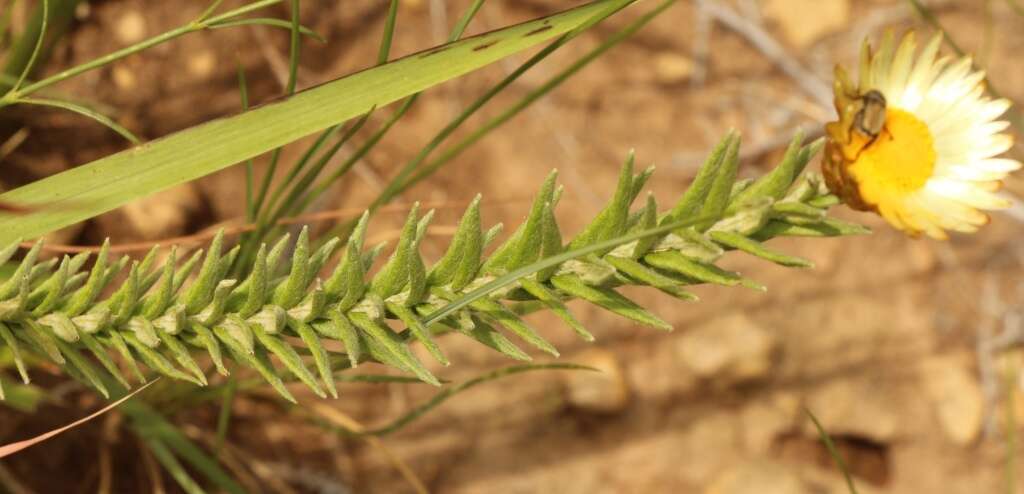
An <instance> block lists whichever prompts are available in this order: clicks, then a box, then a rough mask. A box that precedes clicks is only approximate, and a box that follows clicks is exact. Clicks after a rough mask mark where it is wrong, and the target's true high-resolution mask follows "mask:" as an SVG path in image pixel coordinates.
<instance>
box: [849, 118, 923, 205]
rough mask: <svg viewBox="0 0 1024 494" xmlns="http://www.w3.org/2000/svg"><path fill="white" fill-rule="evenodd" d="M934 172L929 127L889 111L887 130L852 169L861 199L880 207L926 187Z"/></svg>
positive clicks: (869, 145) (862, 151) (915, 119)
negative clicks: (889, 200)
mask: <svg viewBox="0 0 1024 494" xmlns="http://www.w3.org/2000/svg"><path fill="white" fill-rule="evenodd" d="M934 169H935V141H934V140H933V139H932V133H931V132H930V131H929V130H928V126H927V125H925V123H924V122H922V121H921V120H919V119H918V118H917V117H915V116H914V115H912V114H910V113H909V112H905V111H903V110H900V109H897V108H889V109H888V110H887V111H886V119H885V128H883V129H882V132H881V133H880V134H878V137H877V138H875V140H874V141H873V142H871V143H870V144H868V145H867V146H866V147H864V148H863V149H862V150H861V152H860V154H859V156H857V159H856V160H854V162H853V163H852V164H851V165H850V168H849V170H850V172H851V174H852V175H853V176H854V178H855V179H856V181H857V183H858V185H859V186H860V187H859V188H860V193H861V196H862V197H863V198H864V200H865V201H867V202H869V203H871V204H879V203H880V202H881V201H883V200H884V199H885V198H886V197H887V196H888V197H893V196H896V197H900V196H904V195H906V194H910V193H912V192H915V191H917V190H919V189H920V188H921V187H924V184H925V183H927V182H928V179H929V178H931V176H932V172H933V171H934Z"/></svg>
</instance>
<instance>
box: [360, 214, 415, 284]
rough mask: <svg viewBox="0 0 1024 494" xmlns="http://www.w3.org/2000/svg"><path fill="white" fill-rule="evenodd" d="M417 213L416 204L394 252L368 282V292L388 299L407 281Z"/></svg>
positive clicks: (406, 221)
mask: <svg viewBox="0 0 1024 494" xmlns="http://www.w3.org/2000/svg"><path fill="white" fill-rule="evenodd" d="M419 211H420V204H419V203H418V202H417V203H415V204H413V206H412V210H411V211H409V216H408V217H406V220H405V226H403V227H402V234H401V236H400V237H399V238H398V245H397V246H396V247H395V251H394V252H393V253H392V254H391V257H390V258H389V259H388V261H387V263H385V264H384V267H382V268H380V271H378V272H377V276H374V277H373V281H371V282H370V291H372V292H373V293H375V294H377V295H378V296H380V297H381V298H388V297H390V296H392V295H394V294H396V293H398V292H400V291H401V290H402V287H403V286H405V284H406V282H408V281H409V256H411V255H412V252H411V250H412V246H413V243H414V242H415V240H416V228H417V223H418V221H417V218H418V217H419Z"/></svg>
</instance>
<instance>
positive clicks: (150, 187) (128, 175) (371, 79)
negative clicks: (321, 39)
mask: <svg viewBox="0 0 1024 494" xmlns="http://www.w3.org/2000/svg"><path fill="white" fill-rule="evenodd" d="M629 3H631V2H630V0H600V1H596V2H593V3H590V4H587V5H584V6H582V7H578V8H575V9H572V10H568V11H565V12H563V13H561V14H555V15H552V16H549V17H547V18H544V19H537V20H534V21H530V22H526V23H523V24H519V25H516V26H512V27H508V28H505V29H501V30H498V31H493V32H490V33H486V34H482V35H479V36H475V37H472V38H467V39H465V40H462V41H458V42H455V43H450V44H447V45H444V46H441V47H438V48H436V49H433V50H430V51H426V52H421V53H417V54H413V55H410V56H407V57H405V58H402V59H400V60H397V61H395V62H392V63H389V64H386V65H382V66H379V67H376V68H372V69H368V70H365V71H362V72H358V73H355V74H352V75H350V76H347V77H344V78H342V79H339V80H335V81H332V82H328V83H325V84H321V85H319V86H316V87H314V88H311V89H308V90H306V91H302V92H300V93H297V94H296V95H294V96H292V97H289V98H287V99H285V100H282V101H279V102H276V103H271V104H268V105H265V106H261V107H258V108H255V109H253V110H250V111H248V112H245V113H242V114H240V115H236V116H233V117H228V118H223V119H219V120H214V121H211V122H207V123H205V124H203V125H199V126H196V127H192V128H189V129H186V130H184V131H181V132H178V133H175V134H172V135H169V136H167V137H164V138H162V139H159V140H157V141H154V142H150V143H147V144H145V145H143V146H139V147H136V148H133V149H130V150H127V151H124V152H121V153H117V154H114V155H112V156H108V157H106V158H102V159H100V160H97V161H94V162H92V163H89V164H86V165H83V166H78V167H75V168H73V169H71V170H68V171H66V172H63V173H60V174H57V175H53V176H51V177H47V178H45V179H43V180H38V181H36V182H33V183H31V184H29V185H26V186H24V187H20V188H18V189H15V190H14V191H11V192H8V193H5V194H3V195H0V201H7V202H11V203H16V204H33V203H35V204H39V203H43V204H50V203H52V204H54V206H57V207H52V208H46V209H45V210H43V211H36V212H33V213H29V214H27V215H23V216H18V217H17V218H12V217H10V216H3V217H0V245H7V244H8V243H10V242H12V241H13V240H15V239H17V238H34V237H37V236H39V235H42V234H44V233H47V232H49V231H52V230H54V229H57V228H60V227H63V226H67V225H69V224H71V223H74V222H77V221H81V220H84V219H86V218H89V217H92V216H94V215H97V214H99V213H102V212H105V211H109V210H111V209H113V208H116V207H117V206H120V205H122V204H124V203H126V202H128V201H130V200H132V199H135V198H138V197H142V196H144V195H147V194H150V193H152V192H156V191H158V190H162V189H164V188H167V187H171V186H173V185H177V184H180V183H183V182H186V181H189V180H193V179H195V178H198V177H201V176H204V175H207V174H210V173H213V172H215V171H217V170H220V169H222V168H225V167H228V166H231V165H233V164H235V163H239V162H242V161H244V160H246V159H248V158H251V157H253V156H256V155H259V154H262V153H264V152H267V151H270V150H272V149H275V148H278V147H280V146H282V145H284V144H287V143H289V142H292V141H294V140H296V139H298V138H300V137H303V136H305V135H308V134H311V133H314V132H317V131H319V130H322V129H325V128H327V127H329V126H331V125H335V124H338V123H341V122H344V121H346V120H348V119H350V118H353V117H356V116H359V115H362V114H364V113H366V112H367V111H369V110H370V109H371V108H375V107H380V106H383V105H386V104H388V103H390V102H393V101H395V100H398V99H401V98H403V97H405V96H408V95H410V94H413V93H416V92H420V91H422V90H424V89H427V88H429V87H431V86H434V85H437V84H439V83H441V82H444V81H446V80H449V79H452V78H454V77H458V76H460V75H462V74H465V73H467V72H470V71H472V70H475V69H477V68H480V67H482V66H484V65H487V64H489V63H492V62H494V61H497V60H500V59H502V58H505V57H507V56H509V55H511V54H513V53H517V52H519V51H522V50H524V49H527V48H529V47H531V46H534V45H536V44H538V43H541V42H543V41H545V40H547V39H551V38H552V37H555V36H559V35H561V34H563V33H566V32H568V31H571V30H573V29H575V28H577V27H578V26H580V25H581V24H583V23H585V22H587V21H588V20H589V19H590V18H592V17H593V16H594V15H595V14H598V13H600V12H603V11H605V10H606V9H610V8H614V7H622V6H625V5H628V4H629Z"/></svg>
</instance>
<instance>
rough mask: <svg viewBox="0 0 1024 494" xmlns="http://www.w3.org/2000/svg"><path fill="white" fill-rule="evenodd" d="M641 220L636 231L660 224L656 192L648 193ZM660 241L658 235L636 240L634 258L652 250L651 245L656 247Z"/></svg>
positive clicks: (641, 212)
mask: <svg viewBox="0 0 1024 494" xmlns="http://www.w3.org/2000/svg"><path fill="white" fill-rule="evenodd" d="M639 220H640V221H638V222H637V224H636V228H635V229H636V231H641V230H649V229H651V228H654V227H655V226H658V202H657V201H656V200H655V199H654V194H647V203H646V204H644V209H643V210H642V211H640V218H639ZM657 243H658V237H654V236H651V237H646V238H641V239H640V240H637V241H636V245H635V246H633V252H632V256H631V257H632V258H633V259H640V258H641V257H643V256H644V254H647V253H648V252H650V250H651V247H654V245H655V244H657Z"/></svg>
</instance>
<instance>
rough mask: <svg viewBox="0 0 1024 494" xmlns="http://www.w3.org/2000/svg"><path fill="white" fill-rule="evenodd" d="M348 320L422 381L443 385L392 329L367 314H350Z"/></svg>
mask: <svg viewBox="0 0 1024 494" xmlns="http://www.w3.org/2000/svg"><path fill="white" fill-rule="evenodd" d="M348 319H349V320H350V321H352V323H353V324H355V325H356V327H358V328H359V329H361V330H362V331H363V333H364V334H366V336H367V337H368V339H369V340H372V341H374V342H376V343H377V344H379V345H380V346H381V348H383V349H384V350H385V351H386V352H387V353H388V355H389V356H390V357H391V358H393V359H395V360H397V361H399V362H401V363H402V364H403V365H404V366H405V367H406V368H407V369H409V370H410V371H411V372H412V373H413V374H415V375H416V377H418V378H420V380H421V381H423V382H425V383H430V384H433V385H434V386H440V385H441V383H440V382H439V381H438V380H437V378H436V377H434V375H433V374H431V373H430V371H428V370H427V369H426V367H423V364H422V363H420V361H419V360H417V359H416V357H415V356H413V354H412V352H410V351H409V349H408V348H406V346H405V344H403V343H402V341H401V340H400V339H399V338H398V336H397V335H395V333H394V332H393V331H391V329H389V328H387V327H383V326H380V325H378V324H377V323H376V322H374V321H373V320H371V319H370V318H369V317H367V316H366V314H363V313H360V312H349V313H348Z"/></svg>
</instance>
